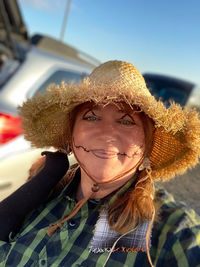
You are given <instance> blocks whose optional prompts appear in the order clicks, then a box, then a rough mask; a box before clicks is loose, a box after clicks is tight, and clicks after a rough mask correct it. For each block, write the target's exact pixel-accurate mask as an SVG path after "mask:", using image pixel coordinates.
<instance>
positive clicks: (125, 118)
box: [117, 114, 135, 126]
mask: <svg viewBox="0 0 200 267" xmlns="http://www.w3.org/2000/svg"><path fill="white" fill-rule="evenodd" d="M117 122H118V123H120V124H122V125H125V126H132V125H135V121H134V119H133V118H132V117H131V116H130V115H129V114H125V115H124V116H122V117H121V118H120V119H118V120H117Z"/></svg>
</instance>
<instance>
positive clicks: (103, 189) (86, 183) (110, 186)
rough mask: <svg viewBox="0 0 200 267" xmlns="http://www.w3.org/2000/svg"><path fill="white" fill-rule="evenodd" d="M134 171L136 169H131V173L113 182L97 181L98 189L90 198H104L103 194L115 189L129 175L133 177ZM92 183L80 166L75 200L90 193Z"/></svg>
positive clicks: (126, 179) (128, 177) (121, 184)
mask: <svg viewBox="0 0 200 267" xmlns="http://www.w3.org/2000/svg"><path fill="white" fill-rule="evenodd" d="M135 172H136V170H133V172H132V173H131V174H129V175H126V176H123V177H122V178H121V179H119V180H116V181H113V182H112V181H111V182H109V183H106V182H105V183H102V182H99V184H100V189H99V190H98V192H96V193H94V194H93V196H92V198H104V197H105V196H107V195H109V194H110V193H112V192H114V191H115V190H117V189H118V188H120V187H121V186H123V185H124V184H125V183H126V182H127V181H128V180H129V179H130V178H131V177H133V175H134V174H135ZM93 185H94V181H92V180H91V178H90V177H89V176H88V175H87V174H86V173H85V171H84V170H83V169H82V168H81V181H80V184H79V186H78V189H77V192H76V198H77V200H80V199H82V198H83V197H85V196H88V195H89V194H90V193H91V188H92V186H93Z"/></svg>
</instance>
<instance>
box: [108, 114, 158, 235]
mask: <svg viewBox="0 0 200 267" xmlns="http://www.w3.org/2000/svg"><path fill="white" fill-rule="evenodd" d="M140 117H141V119H142V121H143V125H144V132H145V143H146V148H145V155H144V157H147V158H148V157H149V156H150V154H151V150H152V143H153V133H154V124H153V122H152V120H151V119H150V118H149V117H147V116H146V115H145V114H144V113H140ZM153 198H154V186H153V183H152V180H151V175H150V171H149V170H147V169H144V170H142V171H139V172H138V177H137V180H136V182H135V185H134V187H131V188H130V189H129V190H128V192H126V193H125V194H124V195H122V196H120V197H119V198H118V199H116V200H115V202H114V203H112V205H111V206H110V207H109V210H108V222H109V225H110V228H111V229H112V230H115V231H117V232H119V233H121V234H124V233H126V232H128V231H130V230H131V229H133V228H135V227H136V226H137V225H138V224H139V223H140V222H142V221H144V220H151V219H152V217H153V213H154V203H153Z"/></svg>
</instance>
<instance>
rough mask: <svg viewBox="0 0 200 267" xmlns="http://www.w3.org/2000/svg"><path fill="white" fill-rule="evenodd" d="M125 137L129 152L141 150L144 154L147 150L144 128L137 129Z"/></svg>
mask: <svg viewBox="0 0 200 267" xmlns="http://www.w3.org/2000/svg"><path fill="white" fill-rule="evenodd" d="M125 136H126V138H125V139H124V148H126V149H127V151H131V150H134V149H140V150H141V151H142V152H143V151H144V150H145V135H144V130H143V129H142V128H138V129H135V130H134V131H132V132H130V133H129V134H127V135H125Z"/></svg>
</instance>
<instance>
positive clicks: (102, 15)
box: [18, 0, 200, 84]
mask: <svg viewBox="0 0 200 267" xmlns="http://www.w3.org/2000/svg"><path fill="white" fill-rule="evenodd" d="M18 1H19V4H20V7H21V9H22V14H23V17H24V20H25V22H26V24H27V27H28V30H29V33H30V35H32V34H34V33H43V34H47V35H50V36H53V37H55V38H58V39H59V37H60V32H61V25H62V21H63V17H64V11H65V8H66V4H67V0H56V1H53V0H18ZM64 42H66V43H69V44H70V45H72V46H74V47H76V48H78V49H80V50H82V51H84V52H86V53H88V54H90V55H92V56H94V57H96V58H97V59H99V60H100V61H101V62H104V61H107V60H110V59H121V60H125V61H128V62H131V63H133V64H134V65H136V66H137V67H138V68H139V69H140V71H141V72H143V73H144V72H153V73H162V74H166V75H172V76H175V77H179V78H184V79H186V80H189V81H193V82H196V83H198V84H200V1H199V0H168V1H162V0H71V8H70V13H69V17H68V22H67V28H66V32H65V38H64Z"/></svg>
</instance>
